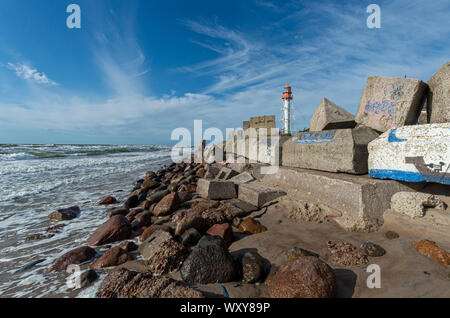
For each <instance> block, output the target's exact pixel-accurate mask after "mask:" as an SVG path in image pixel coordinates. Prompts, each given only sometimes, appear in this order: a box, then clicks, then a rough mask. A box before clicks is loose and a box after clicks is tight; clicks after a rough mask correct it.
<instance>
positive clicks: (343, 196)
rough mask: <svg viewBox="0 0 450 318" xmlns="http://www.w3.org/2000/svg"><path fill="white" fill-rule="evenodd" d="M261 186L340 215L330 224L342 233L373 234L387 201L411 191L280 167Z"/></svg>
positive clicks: (391, 184)
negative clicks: (294, 194)
mask: <svg viewBox="0 0 450 318" xmlns="http://www.w3.org/2000/svg"><path fill="white" fill-rule="evenodd" d="M262 180H263V182H264V183H267V184H269V185H271V186H280V187H283V188H284V189H295V191H296V192H299V193H303V195H304V198H303V199H307V200H308V201H313V202H317V203H321V204H323V205H326V206H328V207H330V208H331V209H333V210H336V211H338V212H340V214H341V216H340V217H336V218H334V220H335V221H336V222H337V223H338V224H339V225H340V226H341V227H343V228H344V229H346V230H348V231H355V232H373V231H377V230H378V229H379V228H380V226H381V225H382V223H383V213H384V211H386V210H387V209H389V208H390V202H391V197H392V196H393V195H394V194H395V193H397V192H399V191H411V189H409V188H408V187H407V186H405V185H403V184H401V183H399V182H397V181H392V180H378V179H370V178H369V177H368V176H367V175H364V176H357V175H350V174H336V173H330V172H323V171H313V170H306V169H297V168H286V167H281V168H280V169H279V170H278V172H277V173H275V174H268V175H265V176H264V178H263V179H262Z"/></svg>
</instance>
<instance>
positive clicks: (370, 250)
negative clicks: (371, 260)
mask: <svg viewBox="0 0 450 318" xmlns="http://www.w3.org/2000/svg"><path fill="white" fill-rule="evenodd" d="M361 250H362V251H363V252H364V253H365V254H366V255H367V256H370V257H380V256H383V255H384V254H386V250H385V249H384V248H382V247H381V246H380V245H378V244H375V243H372V242H365V243H363V244H362V245H361Z"/></svg>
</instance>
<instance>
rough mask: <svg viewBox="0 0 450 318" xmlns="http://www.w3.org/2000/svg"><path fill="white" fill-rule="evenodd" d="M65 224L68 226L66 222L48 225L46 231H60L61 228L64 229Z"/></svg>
mask: <svg viewBox="0 0 450 318" xmlns="http://www.w3.org/2000/svg"><path fill="white" fill-rule="evenodd" d="M65 226H66V224H58V225H55V226H50V227H48V228H47V229H46V230H45V232H47V233H58V232H60V231H59V230H60V229H62V228H63V227H65Z"/></svg>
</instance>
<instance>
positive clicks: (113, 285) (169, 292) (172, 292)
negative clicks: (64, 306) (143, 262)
mask: <svg viewBox="0 0 450 318" xmlns="http://www.w3.org/2000/svg"><path fill="white" fill-rule="evenodd" d="M96 296H97V297H99V298H204V295H203V294H202V293H201V292H199V291H197V290H195V289H193V288H191V287H189V286H188V285H186V284H185V283H183V282H179V281H175V280H173V279H171V278H167V277H159V276H153V275H152V273H150V272H146V273H138V272H135V271H130V270H127V269H124V268H122V269H119V270H117V271H114V272H112V273H110V274H109V275H108V276H107V277H106V278H105V279H104V280H103V281H102V283H101V285H100V287H99V289H98V291H97V294H96Z"/></svg>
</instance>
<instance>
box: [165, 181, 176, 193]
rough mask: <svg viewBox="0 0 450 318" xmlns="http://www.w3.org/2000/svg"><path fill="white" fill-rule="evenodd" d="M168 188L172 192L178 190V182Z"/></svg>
mask: <svg viewBox="0 0 450 318" xmlns="http://www.w3.org/2000/svg"><path fill="white" fill-rule="evenodd" d="M167 190H169V191H170V192H176V191H177V190H178V186H177V184H176V183H171V184H170V185H169V186H168V187H167Z"/></svg>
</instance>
